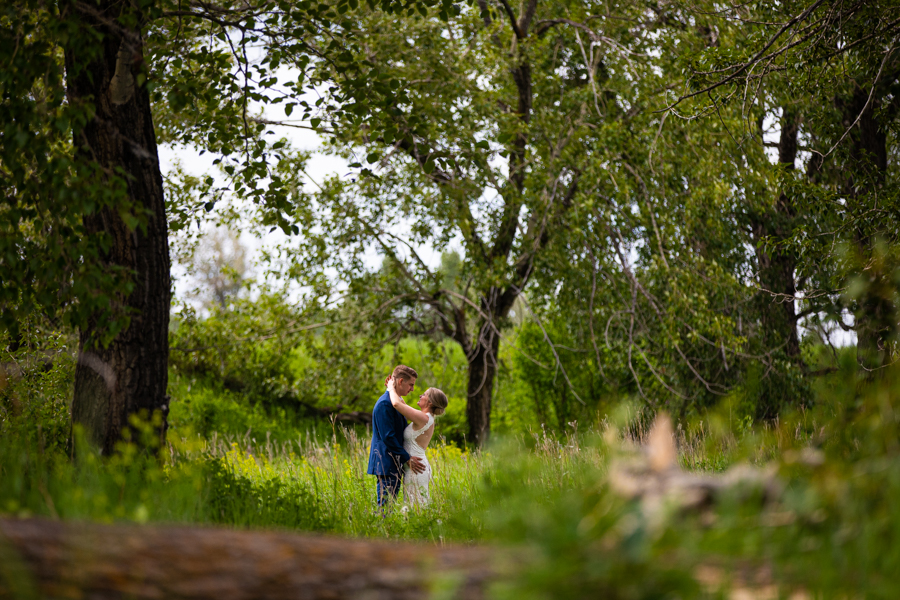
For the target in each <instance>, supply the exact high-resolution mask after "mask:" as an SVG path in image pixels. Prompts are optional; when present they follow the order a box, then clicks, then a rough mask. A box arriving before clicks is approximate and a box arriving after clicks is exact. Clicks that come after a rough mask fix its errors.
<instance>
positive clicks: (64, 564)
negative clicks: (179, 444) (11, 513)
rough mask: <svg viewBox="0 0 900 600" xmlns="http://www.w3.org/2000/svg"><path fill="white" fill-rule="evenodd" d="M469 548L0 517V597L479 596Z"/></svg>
mask: <svg viewBox="0 0 900 600" xmlns="http://www.w3.org/2000/svg"><path fill="white" fill-rule="evenodd" d="M492 554H493V553H491V552H488V551H487V550H486V549H483V548H476V547H455V546H448V547H443V546H441V547H438V546H436V545H433V544H428V545H426V544H414V543H391V542H385V541H371V540H348V539H341V538H337V537H324V536H311V535H298V534H291V533H283V532H266V531H233V530H228V529H215V528H201V527H150V526H144V527H138V526H133V525H131V526H129V525H97V524H91V523H61V522H59V521H45V520H39V519H27V520H14V519H0V597H2V598H7V597H13V598H96V599H103V600H112V599H119V598H121V599H125V598H129V599H133V600H142V599H147V600H151V599H152V600H155V599H158V598H168V599H173V600H178V599H185V600H186V599H192V600H245V599H246V600H251V599H258V598H267V599H271V600H276V599H280V598H285V599H288V598H309V599H311V600H312V599H317V598H322V599H325V598H328V599H330V600H340V599H342V598H348V599H349V598H371V599H389V598H391V599H392V598H398V599H407V598H408V599H412V598H425V597H429V596H430V592H433V591H434V586H435V584H438V586H439V587H438V589H439V590H440V595H441V597H447V598H481V597H482V596H483V593H484V590H485V588H486V587H487V583H488V582H490V580H491V579H493V578H495V574H494V572H493V567H492V565H491V557H492Z"/></svg>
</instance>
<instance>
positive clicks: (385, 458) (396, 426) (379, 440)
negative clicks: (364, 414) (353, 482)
mask: <svg viewBox="0 0 900 600" xmlns="http://www.w3.org/2000/svg"><path fill="white" fill-rule="evenodd" d="M404 429H406V419H404V418H403V415H401V414H400V413H399V412H397V409H396V408H394V406H393V405H392V404H391V395H390V393H389V392H385V393H384V395H383V396H382V397H381V398H379V399H378V401H377V402H376V403H375V408H374V409H372V449H371V450H370V451H369V470H368V473H369V475H399V474H401V471H400V469H401V468H402V467H403V465H404V464H406V463H407V461H409V453H408V452H407V451H406V450H404V449H403V430H404Z"/></svg>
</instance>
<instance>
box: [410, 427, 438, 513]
mask: <svg viewBox="0 0 900 600" xmlns="http://www.w3.org/2000/svg"><path fill="white" fill-rule="evenodd" d="M432 425H434V415H432V414H430V413H429V415H428V422H427V423H425V427H423V428H422V429H413V424H412V423H410V424H409V425H407V426H406V429H404V430H403V449H404V450H406V451H407V452H409V455H410V456H417V457H419V458H420V459H422V462H423V463H424V464H425V471H423V472H422V473H415V472H414V471H413V470H412V469H410V468H409V463H407V464H406V466H405V467H404V468H405V471H404V473H403V490H404V494H405V495H406V501H407V502H409V503H410V504H414V505H418V506H424V505H426V504H428V501H429V500H430V498H429V496H428V483H429V482H430V481H431V465H430V464H428V458H427V457H426V456H425V449H424V448H423V447H422V446H420V445H419V443H418V442H417V441H416V439H417V438H418V437H419V436H420V435H422V434H423V433H425V432H426V431H428V428H429V427H431V426H432Z"/></svg>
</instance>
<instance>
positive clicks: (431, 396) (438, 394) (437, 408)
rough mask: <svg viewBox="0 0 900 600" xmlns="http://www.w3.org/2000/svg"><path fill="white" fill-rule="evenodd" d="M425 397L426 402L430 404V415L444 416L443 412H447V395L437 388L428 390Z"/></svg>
mask: <svg viewBox="0 0 900 600" xmlns="http://www.w3.org/2000/svg"><path fill="white" fill-rule="evenodd" d="M425 395H426V396H427V397H428V402H430V403H431V414H433V415H434V416H436V417H439V416H441V415H442V414H444V411H445V410H447V404H449V403H450V401H449V400H447V394H445V393H444V392H442V391H441V390H439V389H437V388H428V389H427V390H426V391H425Z"/></svg>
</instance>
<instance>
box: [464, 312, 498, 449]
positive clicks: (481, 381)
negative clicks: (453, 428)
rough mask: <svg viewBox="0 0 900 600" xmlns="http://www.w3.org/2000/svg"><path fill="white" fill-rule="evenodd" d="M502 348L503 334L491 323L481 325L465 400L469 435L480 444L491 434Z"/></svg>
mask: <svg viewBox="0 0 900 600" xmlns="http://www.w3.org/2000/svg"><path fill="white" fill-rule="evenodd" d="M499 350H500V336H498V335H497V332H496V331H495V330H494V328H493V327H492V326H491V324H490V323H484V324H482V326H481V330H480V331H479V338H478V340H477V341H476V343H475V348H474V351H473V353H472V356H471V358H470V359H469V382H468V387H467V391H468V398H467V402H466V418H467V420H468V422H469V437H470V439H471V441H472V442H474V443H475V445H477V446H484V444H485V443H486V442H487V440H488V437H489V436H490V433H491V399H492V397H493V393H494V378H495V377H496V375H497V361H498V356H497V355H498V353H499Z"/></svg>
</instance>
